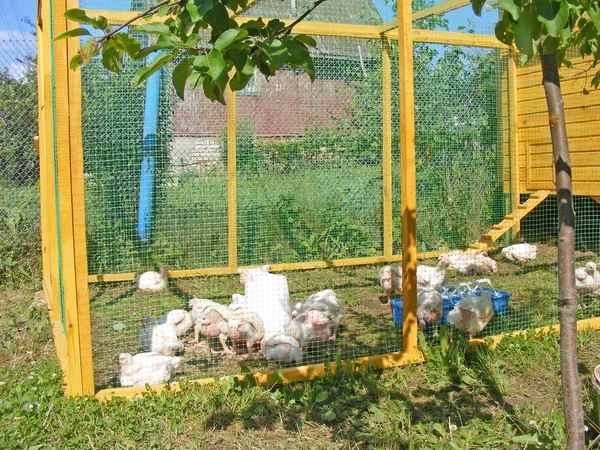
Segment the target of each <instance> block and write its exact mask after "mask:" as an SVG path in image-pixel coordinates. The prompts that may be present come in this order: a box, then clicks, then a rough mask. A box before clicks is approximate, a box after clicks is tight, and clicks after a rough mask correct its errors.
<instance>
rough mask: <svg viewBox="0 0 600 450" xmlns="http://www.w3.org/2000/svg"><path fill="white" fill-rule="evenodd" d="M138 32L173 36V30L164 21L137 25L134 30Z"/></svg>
mask: <svg viewBox="0 0 600 450" xmlns="http://www.w3.org/2000/svg"><path fill="white" fill-rule="evenodd" d="M131 31H134V32H136V33H145V34H158V35H160V36H171V30H170V29H169V27H168V25H165V24H164V23H146V24H143V25H139V26H137V27H135V28H134V29H133V30H131Z"/></svg>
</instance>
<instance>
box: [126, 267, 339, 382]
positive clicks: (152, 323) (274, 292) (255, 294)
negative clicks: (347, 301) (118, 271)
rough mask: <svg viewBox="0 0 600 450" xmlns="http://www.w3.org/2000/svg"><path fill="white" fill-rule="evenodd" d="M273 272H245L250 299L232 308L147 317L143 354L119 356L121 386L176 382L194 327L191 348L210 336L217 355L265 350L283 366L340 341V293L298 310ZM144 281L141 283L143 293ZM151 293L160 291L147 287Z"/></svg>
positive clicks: (195, 305)
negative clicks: (315, 348)
mask: <svg viewBox="0 0 600 450" xmlns="http://www.w3.org/2000/svg"><path fill="white" fill-rule="evenodd" d="M269 270H270V267H269V266H268V265H266V266H263V267H261V268H257V269H239V270H238V273H239V275H240V282H241V284H242V285H244V294H243V295H241V294H233V295H232V297H231V304H230V305H229V306H227V305H222V304H220V303H217V302H214V301H211V300H208V299H199V298H192V299H191V300H190V301H189V308H190V311H189V312H188V311H185V310H183V309H176V310H173V311H170V312H167V313H165V314H164V315H163V316H162V317H160V318H156V317H150V316H147V317H145V318H144V328H143V329H142V331H141V333H140V341H141V350H142V353H138V354H136V355H133V356H132V355H131V354H129V353H121V354H120V355H119V382H120V384H121V386H144V385H145V384H160V383H163V382H165V381H168V380H170V379H171V377H172V376H173V374H174V373H175V371H176V370H177V369H178V368H179V366H180V364H181V356H176V355H180V354H182V353H183V351H184V349H185V346H184V341H183V340H182V339H181V338H182V337H183V336H184V335H185V334H186V333H187V332H188V331H190V330H191V329H192V328H193V329H194V339H193V340H191V341H187V342H186V343H189V344H195V345H198V343H199V338H200V336H204V337H206V338H207V340H208V341H209V344H212V343H214V342H215V341H218V342H219V344H220V345H221V347H222V351H219V352H217V351H214V350H213V349H212V347H211V352H212V353H216V354H222V355H232V354H235V353H236V348H240V347H242V348H243V347H245V348H246V349H247V352H248V355H249V357H251V356H253V351H254V348H255V347H256V346H260V351H261V353H262V354H263V356H264V357H265V358H266V359H268V360H273V361H277V362H283V363H291V362H295V363H299V362H301V361H302V358H303V352H304V351H306V349H307V348H309V347H311V346H315V345H327V344H328V343H329V342H331V341H334V340H335V339H336V335H337V330H338V327H339V325H340V322H341V320H342V319H343V317H344V309H343V307H342V304H341V303H340V301H339V300H338V299H337V297H336V294H335V292H334V291H333V290H331V289H326V290H324V291H320V292H317V293H315V294H313V295H311V296H310V297H308V299H306V300H305V301H304V302H299V303H296V305H295V306H294V308H292V307H291V305H290V295H289V290H288V283H287V278H286V277H285V276H284V275H280V274H273V273H270V272H269ZM161 272H165V273H163V274H162V275H161V279H162V280H163V281H165V283H166V270H165V269H163V268H161ZM144 275H145V274H142V277H143V276H144ZM157 275H158V274H157ZM156 278H157V281H158V283H159V284H160V279H159V278H158V277H156ZM141 281H142V282H141ZM143 281H144V280H143V279H137V280H136V283H137V286H138V287H139V288H141V289H144V284H143ZM162 287H164V284H163V285H162ZM146 290H158V289H154V288H151V289H148V287H146Z"/></svg>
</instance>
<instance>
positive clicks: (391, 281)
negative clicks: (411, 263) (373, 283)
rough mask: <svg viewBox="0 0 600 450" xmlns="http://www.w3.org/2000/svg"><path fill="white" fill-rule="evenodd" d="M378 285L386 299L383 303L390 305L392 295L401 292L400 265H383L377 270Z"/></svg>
mask: <svg viewBox="0 0 600 450" xmlns="http://www.w3.org/2000/svg"><path fill="white" fill-rule="evenodd" d="M379 285H380V286H381V289H383V293H384V294H385V295H386V297H387V300H388V301H387V303H385V305H387V306H388V307H390V306H392V304H391V300H392V295H394V294H400V293H402V267H400V266H383V267H382V268H381V270H380V271H379Z"/></svg>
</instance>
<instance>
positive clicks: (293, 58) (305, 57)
mask: <svg viewBox="0 0 600 450" xmlns="http://www.w3.org/2000/svg"><path fill="white" fill-rule="evenodd" d="M285 46H286V48H287V51H288V54H289V63H290V64H291V65H292V67H293V66H298V67H301V68H302V69H303V70H304V71H305V72H306V73H307V74H308V76H309V77H310V80H311V81H315V67H314V66H313V62H312V58H311V57H310V53H309V51H308V48H306V45H304V44H303V43H302V42H299V41H296V40H286V41H285Z"/></svg>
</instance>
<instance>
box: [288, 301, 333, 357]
mask: <svg viewBox="0 0 600 450" xmlns="http://www.w3.org/2000/svg"><path fill="white" fill-rule="evenodd" d="M285 331H286V334H287V335H288V336H291V337H293V338H294V339H296V341H298V345H299V346H300V348H301V349H304V348H307V347H310V346H311V345H312V344H316V343H319V342H327V341H329V340H330V338H331V334H330V327H329V318H328V317H327V315H326V314H325V313H324V312H323V311H318V310H314V309H311V310H308V311H306V312H303V313H302V314H299V315H298V316H296V317H294V318H293V319H292V321H291V322H290V323H289V325H288V326H287V328H286V330H285Z"/></svg>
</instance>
